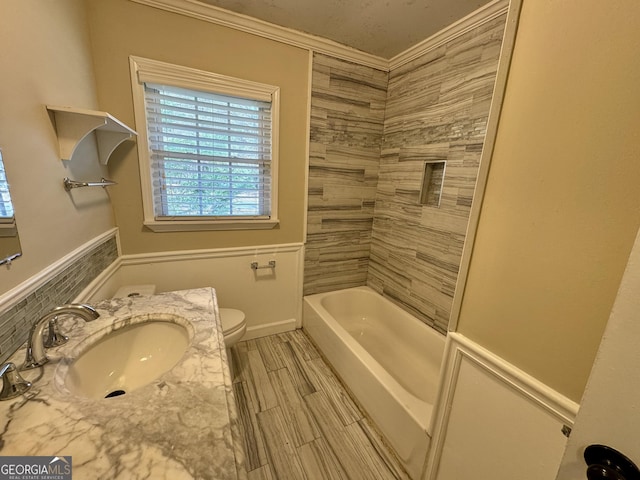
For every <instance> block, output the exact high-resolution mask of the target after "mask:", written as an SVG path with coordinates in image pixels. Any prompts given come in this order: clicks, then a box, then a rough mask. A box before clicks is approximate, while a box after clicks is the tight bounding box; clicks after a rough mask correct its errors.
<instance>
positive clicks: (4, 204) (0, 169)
mask: <svg viewBox="0 0 640 480" xmlns="http://www.w3.org/2000/svg"><path fill="white" fill-rule="evenodd" d="M0 222H2V223H11V222H13V204H12V203H11V195H10V193H9V183H8V182H7V174H6V173H5V170H4V162H3V161H2V152H0Z"/></svg>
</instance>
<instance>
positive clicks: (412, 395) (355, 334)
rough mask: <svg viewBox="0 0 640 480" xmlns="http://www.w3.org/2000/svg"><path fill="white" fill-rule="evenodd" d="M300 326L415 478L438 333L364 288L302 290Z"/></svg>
mask: <svg viewBox="0 0 640 480" xmlns="http://www.w3.org/2000/svg"><path fill="white" fill-rule="evenodd" d="M302 318H303V320H302V326H303V329H304V330H305V332H307V333H308V334H309V336H310V337H311V338H312V339H313V341H314V342H315V343H316V344H317V345H318V347H319V348H320V350H321V351H322V353H323V355H324V356H325V357H326V358H327V360H328V361H329V362H330V363H331V365H332V367H333V368H334V370H335V371H336V372H337V373H338V375H339V376H340V377H341V379H342V381H343V382H344V383H345V384H346V385H347V387H348V388H349V389H350V390H351V392H352V393H353V394H354V395H355V397H356V399H357V400H358V402H360V404H361V405H362V407H363V408H364V409H365V410H366V412H367V414H368V415H369V416H370V417H371V419H372V420H373V421H374V422H375V423H376V425H377V427H378V428H379V429H380V431H381V432H382V433H383V434H384V436H385V437H386V439H387V441H388V442H389V443H390V445H391V446H392V447H393V449H394V450H395V452H396V454H397V456H398V457H399V459H400V460H401V461H402V463H403V464H404V466H405V468H406V470H407V472H408V473H409V474H410V475H411V477H412V478H414V479H418V478H419V477H420V475H421V472H422V467H423V464H424V460H425V457H426V454H427V450H428V448H429V442H430V431H429V428H430V423H431V412H432V410H433V404H434V402H435V399H436V393H437V386H438V379H439V375H440V363H441V361H442V356H443V352H444V336H443V335H441V334H440V333H438V332H437V331H435V330H434V329H432V328H430V327H428V326H427V325H425V324H424V323H422V322H421V321H420V320H418V319H417V318H415V317H413V316H412V315H410V314H408V313H407V312H405V311H404V310H402V309H401V308H399V307H398V306H396V305H395V304H393V303H392V302H390V301H389V300H387V299H386V298H384V297H382V296H381V295H379V294H378V293H376V292H375V291H374V290H372V289H371V288H369V287H356V288H349V289H345V290H338V291H335V292H328V293H319V294H315V295H308V296H306V297H304V311H303V317H302Z"/></svg>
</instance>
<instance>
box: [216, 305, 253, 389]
mask: <svg viewBox="0 0 640 480" xmlns="http://www.w3.org/2000/svg"><path fill="white" fill-rule="evenodd" d="M218 311H219V312H220V322H221V323H222V336H223V337H224V346H225V348H226V350H227V363H228V364H229V372H230V373H231V378H233V377H234V373H233V360H232V358H231V347H233V346H234V345H235V344H236V343H238V342H239V341H240V339H241V338H242V337H243V336H244V333H245V332H246V331H247V323H246V321H245V316H244V312H243V311H241V310H236V309H235V308H220V309H218Z"/></svg>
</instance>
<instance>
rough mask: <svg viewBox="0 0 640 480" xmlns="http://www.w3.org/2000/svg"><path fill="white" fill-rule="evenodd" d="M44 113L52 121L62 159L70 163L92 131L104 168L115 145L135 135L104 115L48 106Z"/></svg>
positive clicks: (105, 113) (79, 109) (109, 116)
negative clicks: (48, 115) (47, 113)
mask: <svg viewBox="0 0 640 480" xmlns="http://www.w3.org/2000/svg"><path fill="white" fill-rule="evenodd" d="M47 110H49V112H51V113H53V116H54V119H55V125H56V133H57V135H58V144H59V148H60V158H61V159H62V160H71V159H72V158H73V154H74V152H75V150H76V148H77V146H78V144H79V143H80V142H81V141H82V140H83V139H84V138H85V137H86V136H87V135H90V134H91V133H92V132H94V134H95V137H96V143H97V146H98V158H99V160H100V163H101V164H102V165H106V164H107V162H108V161H109V157H110V156H111V154H112V153H113V151H114V150H115V149H116V147H117V146H118V145H120V144H121V143H122V142H124V141H125V140H130V139H133V138H134V137H135V136H136V135H137V133H136V131H135V130H133V129H131V128H129V127H128V126H126V125H125V124H124V123H122V122H121V121H120V120H118V119H117V118H115V117H113V116H112V115H110V114H108V113H107V112H99V111H96V110H84V109H81V108H72V107H56V106H51V105H47Z"/></svg>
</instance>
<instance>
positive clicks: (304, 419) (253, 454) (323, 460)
mask: <svg viewBox="0 0 640 480" xmlns="http://www.w3.org/2000/svg"><path fill="white" fill-rule="evenodd" d="M231 360H232V362H233V366H234V369H235V378H234V384H233V387H234V394H235V399H236V403H237V405H238V412H239V416H240V428H241V432H242V436H243V441H244V447H245V452H246V463H247V472H248V478H249V480H289V479H292V480H301V479H310V480H316V479H317V480H324V479H349V480H373V479H385V480H386V479H402V480H408V478H409V477H408V476H407V474H406V473H405V472H404V470H403V469H402V467H401V466H400V465H399V464H398V461H397V460H396V458H395V457H394V456H393V455H392V454H391V453H390V452H389V450H388V448H387V447H386V446H385V445H384V444H383V442H382V440H381V438H380V436H379V435H378V433H377V432H376V431H375V430H374V428H373V427H372V425H371V423H370V421H369V420H368V419H367V418H366V417H365V416H364V415H363V413H362V412H361V411H360V409H359V408H358V407H357V406H356V404H355V403H354V402H353V400H352V399H351V398H350V397H349V394H348V393H347V391H346V390H345V388H344V387H343V386H342V384H341V383H340V381H339V380H338V379H337V378H336V376H335V375H334V373H333V372H332V371H331V369H330V368H329V367H328V366H327V364H326V363H325V361H324V360H323V359H322V357H321V356H320V355H319V353H318V351H317V349H316V348H315V346H314V345H313V344H312V343H311V341H310V340H309V339H308V338H307V336H306V335H305V334H304V333H303V331H302V330H296V331H293V332H287V333H282V334H277V335H271V336H269V337H263V338H258V339H254V340H248V341H244V342H239V343H238V344H236V346H235V347H233V349H232V359H231Z"/></svg>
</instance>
